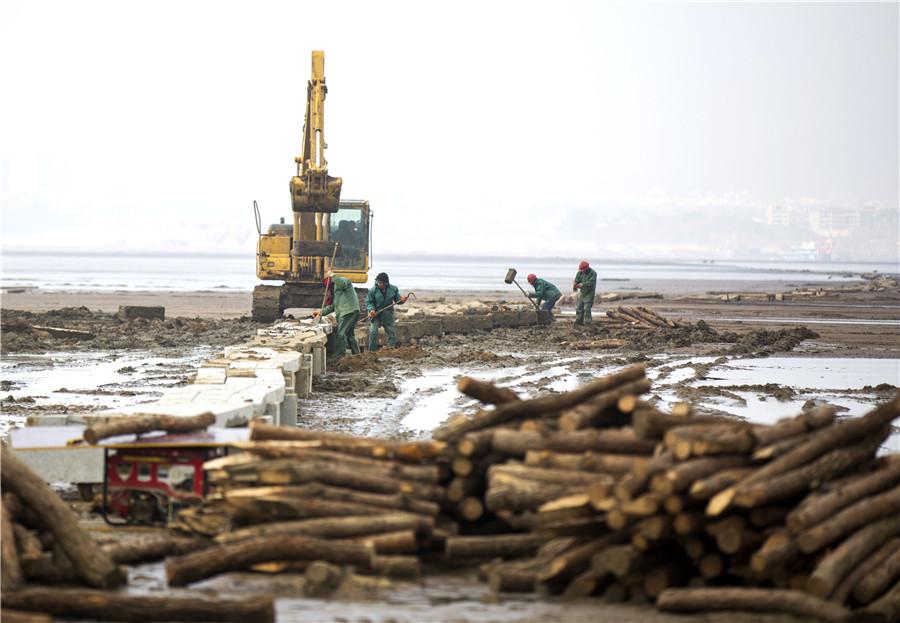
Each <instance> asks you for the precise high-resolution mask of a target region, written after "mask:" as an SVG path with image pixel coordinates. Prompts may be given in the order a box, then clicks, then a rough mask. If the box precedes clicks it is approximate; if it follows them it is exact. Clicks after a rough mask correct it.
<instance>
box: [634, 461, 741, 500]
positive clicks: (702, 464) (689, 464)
mask: <svg viewBox="0 0 900 623" xmlns="http://www.w3.org/2000/svg"><path fill="white" fill-rule="evenodd" d="M746 462H747V459H746V457H745V456H743V455H741V454H738V455H735V456H708V457H700V458H694V459H690V460H686V461H682V462H680V463H677V464H676V465H674V466H673V467H671V468H670V469H667V470H666V471H664V472H661V473H659V474H656V475H655V476H653V478H651V480H650V489H651V490H653V491H657V492H659V493H662V494H664V495H672V494H680V493H684V492H685V491H687V490H688V488H689V487H691V486H692V484H693V483H694V482H695V481H697V480H699V479H701V478H707V477H709V476H711V475H714V474H718V473H721V472H723V471H725V470H729V469H735V468H739V467H741V466H743V465H745V464H746Z"/></svg>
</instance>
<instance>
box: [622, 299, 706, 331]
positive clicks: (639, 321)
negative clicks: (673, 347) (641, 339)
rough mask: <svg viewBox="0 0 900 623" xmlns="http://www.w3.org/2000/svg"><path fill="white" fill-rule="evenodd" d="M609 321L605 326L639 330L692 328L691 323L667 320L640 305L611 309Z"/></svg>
mask: <svg viewBox="0 0 900 623" xmlns="http://www.w3.org/2000/svg"><path fill="white" fill-rule="evenodd" d="M606 316H607V318H609V320H606V321H604V326H621V327H633V328H638V329H653V328H663V329H675V328H679V329H680V328H690V326H691V325H690V323H687V322H683V321H682V320H681V319H678V320H671V319H670V318H666V317H665V316H663V315H662V314H660V313H659V312H657V311H655V310H653V309H650V308H649V307H645V306H644V305H639V306H638V307H623V306H622V305H619V306H618V307H617V308H616V309H610V310H608V311H607V312H606Z"/></svg>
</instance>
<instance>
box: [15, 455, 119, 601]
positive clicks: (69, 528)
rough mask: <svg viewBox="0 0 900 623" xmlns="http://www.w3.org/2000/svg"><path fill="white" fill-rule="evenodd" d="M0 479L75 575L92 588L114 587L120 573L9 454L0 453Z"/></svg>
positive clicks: (61, 504)
mask: <svg viewBox="0 0 900 623" xmlns="http://www.w3.org/2000/svg"><path fill="white" fill-rule="evenodd" d="M0 480H2V485H3V487H4V489H6V490H8V491H11V492H13V493H15V494H16V495H17V496H19V498H20V499H22V500H23V501H25V500H27V504H28V506H30V507H31V508H32V509H33V510H34V511H35V512H36V513H37V514H38V515H39V516H40V517H41V520H42V521H43V522H44V523H45V524H46V526H47V528H48V529H49V530H50V531H51V532H52V533H53V535H54V537H56V541H57V543H59V546H60V548H61V549H62V550H63V551H64V552H65V554H66V556H68V558H69V560H71V562H72V565H73V566H74V567H75V569H76V570H77V571H78V574H79V575H80V576H81V577H83V578H84V580H85V581H86V582H87V583H88V584H89V585H91V586H94V587H96V588H106V589H110V588H116V587H118V586H120V585H121V584H122V583H123V582H124V580H125V577H124V574H123V573H122V572H121V570H120V569H119V568H118V566H116V564H115V563H114V562H113V561H112V559H111V558H110V557H109V556H107V555H106V554H104V553H103V552H102V551H101V550H100V547H99V546H98V545H97V542H96V541H95V540H94V539H93V538H92V537H91V536H90V535H89V534H88V533H87V531H86V530H85V529H84V528H83V527H82V526H81V525H80V524H79V523H78V520H77V519H76V517H75V516H74V515H73V514H72V512H71V511H70V510H69V508H68V507H67V506H66V504H65V503H64V502H63V501H62V500H61V499H60V498H59V496H58V495H56V493H54V492H53V490H52V489H50V487H49V486H47V484H46V483H45V482H44V481H43V479H42V478H39V477H38V476H37V475H36V474H35V473H34V472H32V471H31V470H30V469H29V468H28V466H27V465H25V464H24V463H23V462H22V461H21V460H19V459H18V458H16V457H15V456H14V455H13V454H12V453H11V452H2V453H0Z"/></svg>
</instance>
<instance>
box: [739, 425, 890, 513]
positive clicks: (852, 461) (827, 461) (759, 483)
mask: <svg viewBox="0 0 900 623" xmlns="http://www.w3.org/2000/svg"><path fill="white" fill-rule="evenodd" d="M888 433H889V428H887V427H886V428H884V429H883V430H882V432H880V433H878V434H877V435H875V436H870V437H867V438H865V439H863V440H862V441H858V442H856V443H854V444H853V445H848V446H843V447H838V448H837V449H835V450H832V451H831V452H827V453H825V454H822V455H820V456H819V457H818V458H816V459H815V460H813V461H812V462H811V463H808V464H807V465H804V466H802V467H798V468H796V469H793V470H791V471H788V472H782V473H781V474H778V475H777V476H773V477H772V478H769V479H768V480H756V479H755V478H754V475H753V474H751V475H750V476H749V478H754V482H753V483H751V484H749V485H746V484H744V483H745V482H746V480H744V481H743V482H740V483H738V484H737V485H736V486H735V493H734V503H735V504H737V505H738V506H742V507H744V508H749V507H752V506H757V505H759V504H769V503H771V502H778V501H781V500H785V499H788V498H790V497H792V496H795V495H798V494H801V493H804V492H805V491H807V490H808V489H809V488H810V484H811V483H813V482H822V481H827V480H830V479H832V478H835V477H837V476H840V475H841V474H843V473H844V472H846V471H847V470H848V469H850V468H852V467H855V466H856V465H858V464H859V463H860V462H862V461H865V460H866V459H869V458H871V457H872V456H873V455H874V453H875V451H876V450H878V448H879V446H881V443H882V442H883V441H884V439H885V438H886V437H887V435H888Z"/></svg>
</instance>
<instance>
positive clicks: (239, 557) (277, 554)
mask: <svg viewBox="0 0 900 623" xmlns="http://www.w3.org/2000/svg"><path fill="white" fill-rule="evenodd" d="M374 556H375V551H374V548H373V547H372V546H371V545H365V544H362V543H345V542H339V541H327V540H324V539H319V538H315V537H307V536H274V537H263V538H260V539H254V540H252V541H241V542H238V543H234V544H230V545H217V546H215V547H210V548H207V549H205V550H201V551H198V552H193V553H191V554H187V555H184V556H181V557H179V558H176V559H174V560H172V561H171V562H169V563H168V564H167V565H166V576H167V578H168V581H169V586H186V585H188V584H190V583H192V582H196V581H198V580H203V579H206V578H209V577H212V576H214V575H218V574H220V573H225V572H228V571H241V570H244V569H247V568H249V567H250V566H252V565H255V564H258V563H262V562H269V561H278V560H325V561H327V562H332V563H334V564H338V565H341V564H353V565H362V566H364V567H371V566H372V558H373V557H374Z"/></svg>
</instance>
